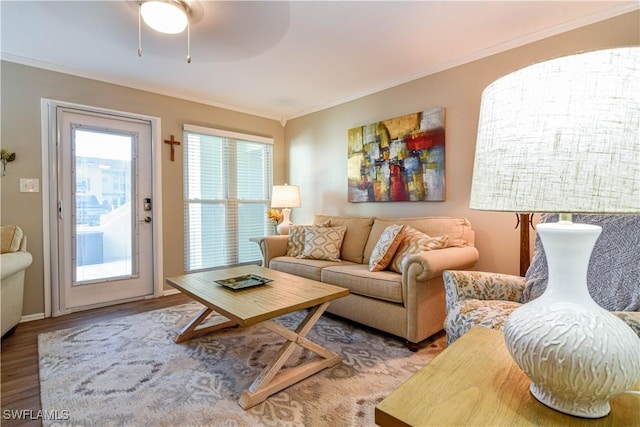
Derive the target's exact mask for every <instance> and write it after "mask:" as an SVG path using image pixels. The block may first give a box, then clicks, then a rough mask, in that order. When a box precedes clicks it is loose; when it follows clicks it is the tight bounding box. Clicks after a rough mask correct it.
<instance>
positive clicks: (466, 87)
mask: <svg viewBox="0 0 640 427" xmlns="http://www.w3.org/2000/svg"><path fill="white" fill-rule="evenodd" d="M639 23H640V13H639V12H637V11H636V12H633V13H629V14H626V15H622V16H619V17H616V18H613V19H609V20H607V21H603V22H600V23H597V24H593V25H589V26H587V27H583V28H580V29H577V30H574V31H571V32H567V33H564V34H561V35H558V36H555V37H551V38H548V39H545V40H542V41H540V42H536V43H533V44H530V45H526V46H523V47H520V48H516V49H512V50H509V51H507V52H504V53H501V54H497V55H494V56H491V57H488V58H485V59H482V60H478V61H475V62H472V63H470V64H466V65H463V66H459V67H456V68H453V69H450V70H447V71H443V72H440V73H437V74H435V75H432V76H428V77H425V78H421V79H418V80H415V81H412V82H410V83H406V84H404V85H401V86H397V87H394V88H391V89H388V90H385V91H382V92H379V93H376V94H373V95H370V96H366V97H364V98H360V99H358V100H355V101H352V102H348V103H345V104H342V105H339V106H336V107H333V108H330V109H327V110H323V111H320V112H318V113H314V114H310V115H308V116H305V117H301V118H297V119H293V120H291V121H289V122H288V123H287V126H286V129H285V137H286V140H287V144H288V145H289V155H290V159H292V160H291V163H290V164H289V177H290V178H289V179H290V183H291V184H298V185H300V186H301V192H302V208H300V209H294V210H293V213H292V221H293V222H296V223H300V224H304V223H309V222H310V221H311V219H312V218H313V215H314V214H315V213H325V214H341V215H375V216H393V217H411V216H424V215H447V216H464V217H467V218H469V220H470V221H471V223H472V225H473V227H474V228H475V230H476V243H477V246H478V249H479V251H480V261H479V263H478V264H477V265H476V269H478V270H485V271H496V272H503V273H509V274H518V272H519V232H518V230H516V229H514V227H515V225H516V217H515V215H514V214H513V213H511V214H508V213H495V212H480V211H471V210H469V208H468V206H469V194H470V189H471V176H472V169H473V156H474V147H475V137H476V131H477V121H478V113H479V106H480V96H481V93H482V90H483V89H484V88H485V87H486V86H487V85H488V84H490V83H491V82H493V81H494V80H496V79H497V78H499V77H501V76H502V75H504V74H507V73H509V72H511V71H513V70H515V69H518V68H521V67H524V66H526V65H529V64H531V63H534V62H538V61H541V60H545V59H548V58H552V57H556V56H562V55H565V54H568V53H573V52H578V51H582V50H593V49H597V48H604V47H613V46H624V45H640V26H639ZM443 42H445V41H443ZM416 54H419V53H416ZM363 72H366V71H365V70H363ZM436 106H442V107H445V109H446V112H445V114H446V201H444V202H417V203H416V202H414V203H411V202H394V203H348V202H347V129H349V128H353V127H356V126H361V125H363V124H367V123H372V122H377V121H379V120H383V119H388V118H393V117H397V116H401V115H404V114H409V113H414V112H417V111H424V110H426V109H429V108H431V107H436ZM536 218H538V216H536ZM532 237H533V236H532ZM532 242H533V239H532Z"/></svg>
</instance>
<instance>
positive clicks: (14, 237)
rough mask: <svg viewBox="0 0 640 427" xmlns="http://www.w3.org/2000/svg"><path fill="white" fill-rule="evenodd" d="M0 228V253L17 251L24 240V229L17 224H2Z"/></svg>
mask: <svg viewBox="0 0 640 427" xmlns="http://www.w3.org/2000/svg"><path fill="white" fill-rule="evenodd" d="M0 228H1V229H2V233H1V235H0V242H1V246H2V248H1V250H0V253H3V254H4V253H7V252H17V251H18V250H19V249H20V242H22V229H21V228H20V227H18V226H17V225H2V226H0Z"/></svg>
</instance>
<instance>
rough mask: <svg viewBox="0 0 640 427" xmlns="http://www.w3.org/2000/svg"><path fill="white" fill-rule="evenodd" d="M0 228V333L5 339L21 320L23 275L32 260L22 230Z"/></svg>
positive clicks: (12, 227) (15, 227)
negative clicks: (0, 248) (0, 330)
mask: <svg viewBox="0 0 640 427" xmlns="http://www.w3.org/2000/svg"><path fill="white" fill-rule="evenodd" d="M0 228H1V232H2V233H1V240H0V242H1V246H2V250H1V254H0V273H1V280H0V286H1V289H0V329H2V337H4V336H5V335H7V334H8V332H12V331H13V330H14V328H15V327H16V325H17V324H18V322H20V319H21V318H22V297H23V292H24V272H25V269H26V268H27V267H29V266H30V265H31V262H32V257H31V254H30V253H29V252H27V237H26V236H24V235H23V233H22V229H21V228H20V227H17V226H13V225H2V226H1V227H0Z"/></svg>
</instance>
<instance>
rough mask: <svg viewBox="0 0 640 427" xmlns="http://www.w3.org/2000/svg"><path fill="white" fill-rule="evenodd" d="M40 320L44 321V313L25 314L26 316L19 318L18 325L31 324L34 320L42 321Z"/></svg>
mask: <svg viewBox="0 0 640 427" xmlns="http://www.w3.org/2000/svg"><path fill="white" fill-rule="evenodd" d="M42 319H44V313H34V314H27V315H26V316H22V317H21V318H20V322H19V323H24V322H32V321H34V320H42Z"/></svg>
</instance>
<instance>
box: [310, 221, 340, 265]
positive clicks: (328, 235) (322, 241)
mask: <svg viewBox="0 0 640 427" xmlns="http://www.w3.org/2000/svg"><path fill="white" fill-rule="evenodd" d="M346 231H347V227H345V226H342V227H309V228H307V229H306V230H305V233H304V252H303V253H302V255H300V256H298V258H310V259H323V260H327V261H340V248H341V247H342V240H343V239H344V233H345V232H346Z"/></svg>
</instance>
